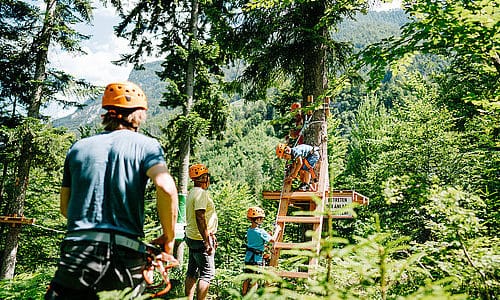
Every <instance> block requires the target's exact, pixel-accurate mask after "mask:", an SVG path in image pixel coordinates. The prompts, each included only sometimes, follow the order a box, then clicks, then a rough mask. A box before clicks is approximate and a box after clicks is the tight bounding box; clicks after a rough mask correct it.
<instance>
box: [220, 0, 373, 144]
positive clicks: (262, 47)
mask: <svg viewBox="0 0 500 300" xmlns="http://www.w3.org/2000/svg"><path fill="white" fill-rule="evenodd" d="M234 5H235V6H236V7H237V8H240V9H233V10H231V11H230V12H231V13H232V14H231V15H229V20H230V21H228V24H233V25H234V30H233V31H232V34H231V35H230V37H229V38H227V39H226V40H225V41H226V43H225V44H223V47H224V48H226V47H227V48H229V49H232V51H234V53H236V57H239V58H242V59H243V60H244V61H245V63H247V64H248V66H247V67H246V69H245V70H244V72H243V74H242V76H241V77H240V78H239V80H238V81H239V83H241V84H244V86H245V89H246V92H244V93H245V96H246V97H247V98H248V99H255V98H258V97H262V96H263V95H265V93H266V92H267V89H268V88H270V87H275V86H279V85H280V84H282V83H283V82H285V81H289V82H291V85H292V89H293V90H295V91H296V92H299V93H301V94H302V102H303V104H307V97H308V96H313V98H314V99H318V100H321V101H322V98H323V97H324V96H326V95H327V90H328V81H329V78H330V77H334V76H336V75H337V74H339V73H340V72H341V71H342V68H343V67H344V66H345V65H346V64H347V60H348V57H349V55H350V54H351V51H352V49H351V47H350V46H349V44H348V43H345V42H338V41H335V40H334V39H333V38H332V35H331V33H332V31H334V30H336V29H337V28H338V25H339V24H340V22H341V21H342V20H344V19H346V18H353V17H354V16H355V14H356V13H357V12H363V11H365V10H366V9H367V8H368V2H367V1H361V0H350V1H342V2H338V1H329V0H321V1H311V0H299V1H267V0H261V1H257V0H255V1H234ZM242 91H243V90H242ZM295 101H296V100H295ZM289 104H290V103H288V105H289ZM288 105H287V108H288ZM322 120H324V115H323V113H322V112H321V111H318V112H316V113H315V114H314V115H313V117H312V120H311V122H310V124H311V126H309V127H308V129H306V131H305V133H306V135H305V137H306V139H305V142H306V143H309V144H315V145H319V144H320V143H321V136H320V132H324V130H323V129H321V126H322V124H324V122H315V121H322Z"/></svg>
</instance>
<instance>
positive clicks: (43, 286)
mask: <svg viewBox="0 0 500 300" xmlns="http://www.w3.org/2000/svg"><path fill="white" fill-rule="evenodd" d="M54 272H55V268H53V267H46V266H39V267H38V268H37V269H36V270H34V271H33V272H32V273H28V272H26V273H21V274H18V275H16V276H14V278H13V279H11V280H0V299H4V300H15V299H19V297H21V296H22V297H23V299H43V296H44V295H45V291H46V290H47V287H48V283H49V282H50V279H51V278H52V276H53V275H54Z"/></svg>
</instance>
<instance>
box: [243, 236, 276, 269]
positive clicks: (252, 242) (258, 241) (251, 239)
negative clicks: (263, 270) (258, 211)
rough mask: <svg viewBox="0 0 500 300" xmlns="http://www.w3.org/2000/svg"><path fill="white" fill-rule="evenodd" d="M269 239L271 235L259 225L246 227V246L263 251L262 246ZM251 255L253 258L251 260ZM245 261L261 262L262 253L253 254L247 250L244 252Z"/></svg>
mask: <svg viewBox="0 0 500 300" xmlns="http://www.w3.org/2000/svg"><path fill="white" fill-rule="evenodd" d="M270 240H271V235H270V234H269V233H267V231H265V230H264V229H262V228H260V227H255V228H252V227H250V228H248V230H247V247H248V248H252V249H256V250H259V251H261V252H263V251H264V246H265V244H266V243H267V242H269V241H270ZM252 256H253V260H252ZM245 262H246V263H248V262H250V263H262V254H255V253H253V252H252V251H249V250H247V251H246V254H245Z"/></svg>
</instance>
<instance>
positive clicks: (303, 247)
mask: <svg viewBox="0 0 500 300" xmlns="http://www.w3.org/2000/svg"><path fill="white" fill-rule="evenodd" d="M273 248H275V249H300V250H316V246H315V245H314V244H313V243H311V242H306V243H283V242H275V243H274V245H273Z"/></svg>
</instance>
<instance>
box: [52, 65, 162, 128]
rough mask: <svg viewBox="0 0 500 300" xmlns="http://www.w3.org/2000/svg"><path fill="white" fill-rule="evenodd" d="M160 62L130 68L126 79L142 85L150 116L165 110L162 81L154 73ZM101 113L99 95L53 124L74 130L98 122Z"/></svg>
mask: <svg viewBox="0 0 500 300" xmlns="http://www.w3.org/2000/svg"><path fill="white" fill-rule="evenodd" d="M160 64H161V62H160V61H156V62H151V63H147V64H145V65H144V69H143V70H132V71H131V72H130V75H129V78H128V80H130V81H132V82H135V83H137V84H138V85H139V86H140V87H142V89H143V90H144V93H145V94H146V95H147V97H148V105H149V110H148V114H149V115H150V116H156V115H159V114H161V113H165V112H167V109H166V108H165V107H161V106H160V105H159V103H160V100H161V98H162V91H163V90H164V83H162V82H161V81H160V79H159V78H158V76H157V75H156V72H157V71H159V70H160V69H161V65H160ZM102 113H103V110H101V98H100V96H99V97H98V98H97V99H89V100H87V101H86V102H85V106H84V107H83V108H81V109H79V110H77V111H76V112H74V113H73V114H71V115H69V116H66V117H63V118H60V119H56V120H54V121H53V125H54V126H55V127H66V128H68V129H70V130H72V131H76V130H78V128H79V127H81V126H85V125H90V126H92V125H93V124H99V123H100V122H101V119H100V114H102Z"/></svg>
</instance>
